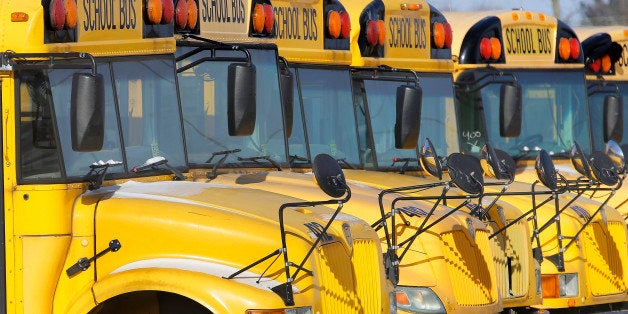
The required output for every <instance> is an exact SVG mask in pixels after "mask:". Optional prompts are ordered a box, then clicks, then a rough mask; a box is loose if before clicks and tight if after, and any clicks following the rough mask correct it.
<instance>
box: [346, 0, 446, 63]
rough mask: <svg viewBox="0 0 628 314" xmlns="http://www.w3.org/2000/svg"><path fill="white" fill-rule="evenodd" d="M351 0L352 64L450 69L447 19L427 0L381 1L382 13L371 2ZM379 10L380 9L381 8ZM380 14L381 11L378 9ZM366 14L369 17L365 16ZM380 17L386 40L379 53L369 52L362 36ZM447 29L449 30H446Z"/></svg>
mask: <svg viewBox="0 0 628 314" xmlns="http://www.w3.org/2000/svg"><path fill="white" fill-rule="evenodd" d="M374 3H375V1H373V2H371V4H369V5H367V6H364V4H363V3H360V2H358V3H356V1H350V4H348V5H347V7H349V11H350V14H351V19H352V26H353V27H352V35H351V38H352V42H351V50H352V55H353V62H352V65H353V66H371V67H375V66H380V65H386V66H389V67H394V68H403V69H412V70H416V71H426V72H452V71H453V61H452V60H451V49H450V45H451V42H450V41H449V42H448V43H445V40H446V38H445V37H446V36H449V37H450V38H449V40H450V39H451V28H450V25H449V24H448V23H447V19H445V17H444V16H443V15H442V14H441V13H440V12H439V11H438V10H437V9H436V8H434V7H433V6H431V5H430V4H429V3H427V2H426V1H415V2H413V3H412V5H410V4H408V2H407V1H405V0H391V1H386V2H380V3H381V4H382V6H383V16H378V17H377V18H376V16H377V15H378V12H375V11H377V9H380V8H376V7H375V6H374V5H373V4H374ZM380 10H381V9H380ZM379 15H382V12H379ZM365 17H368V19H367V18H365ZM377 19H382V20H383V25H384V30H385V41H384V43H383V45H381V46H382V48H381V52H380V53H379V54H372V53H369V49H371V50H372V48H370V47H369V43H368V42H367V40H363V39H362V38H363V37H365V35H366V33H368V32H370V31H371V30H369V27H370V25H369V24H370V23H373V22H372V21H373V20H377ZM434 29H438V33H439V34H438V36H439V38H438V41H439V46H440V47H438V46H436V45H435V44H434V42H436V40H435V33H436V32H435V31H434ZM447 29H449V30H447Z"/></svg>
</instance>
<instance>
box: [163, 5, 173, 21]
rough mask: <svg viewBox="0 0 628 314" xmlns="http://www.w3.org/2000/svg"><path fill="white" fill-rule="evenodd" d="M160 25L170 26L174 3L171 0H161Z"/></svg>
mask: <svg viewBox="0 0 628 314" xmlns="http://www.w3.org/2000/svg"><path fill="white" fill-rule="evenodd" d="M161 7H162V11H163V12H162V15H161V24H170V22H172V19H173V18H174V2H173V0H162V1H161Z"/></svg>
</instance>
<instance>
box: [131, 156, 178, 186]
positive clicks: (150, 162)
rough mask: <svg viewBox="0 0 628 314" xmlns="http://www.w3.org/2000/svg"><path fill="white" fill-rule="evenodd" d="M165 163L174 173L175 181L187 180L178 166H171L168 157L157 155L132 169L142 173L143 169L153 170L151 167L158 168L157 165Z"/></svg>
mask: <svg viewBox="0 0 628 314" xmlns="http://www.w3.org/2000/svg"><path fill="white" fill-rule="evenodd" d="M161 165H164V166H165V167H166V169H168V170H170V172H172V173H173V174H174V180H175V181H180V180H185V179H186V177H185V176H184V175H183V173H182V172H181V171H179V170H177V169H176V168H174V167H173V166H171V165H170V164H169V163H168V159H166V158H164V157H162V156H156V157H153V158H149V159H148V160H146V162H144V164H142V165H141V166H137V167H134V168H133V169H132V170H131V171H132V172H134V173H140V172H143V171H147V170H151V169H157V166H161Z"/></svg>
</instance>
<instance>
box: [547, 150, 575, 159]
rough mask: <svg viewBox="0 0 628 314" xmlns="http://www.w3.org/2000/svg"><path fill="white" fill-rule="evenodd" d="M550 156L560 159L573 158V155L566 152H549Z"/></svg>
mask: <svg viewBox="0 0 628 314" xmlns="http://www.w3.org/2000/svg"><path fill="white" fill-rule="evenodd" d="M549 155H550V156H552V157H558V158H571V153H570V152H566V151H564V150H563V151H560V152H549Z"/></svg>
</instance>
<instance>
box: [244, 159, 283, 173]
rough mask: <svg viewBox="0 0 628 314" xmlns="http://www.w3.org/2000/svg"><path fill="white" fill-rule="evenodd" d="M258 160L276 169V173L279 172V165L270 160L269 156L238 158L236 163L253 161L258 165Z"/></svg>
mask: <svg viewBox="0 0 628 314" xmlns="http://www.w3.org/2000/svg"><path fill="white" fill-rule="evenodd" d="M260 160H266V161H268V162H269V163H271V164H272V165H273V167H275V169H277V171H281V165H279V163H277V162H276V161H275V160H274V159H272V158H270V156H268V155H266V156H255V157H238V161H254V162H257V163H259V161H260Z"/></svg>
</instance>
